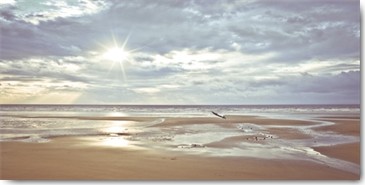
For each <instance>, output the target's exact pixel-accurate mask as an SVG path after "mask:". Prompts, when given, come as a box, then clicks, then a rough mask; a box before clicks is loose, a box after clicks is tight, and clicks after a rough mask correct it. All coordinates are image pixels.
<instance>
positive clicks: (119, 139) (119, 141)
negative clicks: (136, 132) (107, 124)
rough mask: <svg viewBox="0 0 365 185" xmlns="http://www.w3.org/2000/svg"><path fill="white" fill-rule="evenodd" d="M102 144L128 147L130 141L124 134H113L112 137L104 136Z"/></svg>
mask: <svg viewBox="0 0 365 185" xmlns="http://www.w3.org/2000/svg"><path fill="white" fill-rule="evenodd" d="M101 144H102V145H106V146H112V147H127V146H128V145H129V141H128V140H127V139H125V138H124V137H123V136H114V135H111V136H110V137H106V138H104V139H103V140H102V142H101Z"/></svg>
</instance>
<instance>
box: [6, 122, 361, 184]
mask: <svg viewBox="0 0 365 185" xmlns="http://www.w3.org/2000/svg"><path fill="white" fill-rule="evenodd" d="M113 119H122V118H113ZM127 119H128V120H135V119H133V118H127ZM136 119H140V120H149V119H147V118H136ZM321 119H322V118H321ZM323 119H325V120H326V121H333V123H335V124H332V125H329V126H321V127H316V128H315V129H313V130H318V131H326V132H329V131H331V132H333V133H336V132H340V133H341V134H344V135H352V136H356V137H359V136H360V131H359V130H360V129H359V128H360V121H359V119H353V118H351V119H348V118H346V119H345V118H323ZM237 122H249V123H254V124H257V125H264V126H268V127H267V130H265V133H267V134H269V135H274V136H275V138H276V139H277V140H279V139H282V140H287V141H290V140H293V141H297V140H301V139H308V138H310V136H311V135H310V134H306V133H303V132H300V130H296V129H292V128H289V127H286V126H303V125H314V124H316V122H315V121H302V120H280V119H269V118H259V117H254V116H252V117H251V116H248V117H243V116H230V117H228V119H227V120H222V119H217V118H214V117H208V118H167V119H166V120H165V121H164V122H162V123H159V124H156V125H153V126H152V128H158V129H161V130H164V129H165V130H166V129H169V128H176V127H177V126H182V125H185V126H186V125H187V124H192V125H193V124H203V125H204V124H215V125H217V126H219V127H222V128H227V129H229V128H231V127H233V126H232V125H230V124H235V123H237ZM348 123H349V124H348ZM272 125H274V126H279V127H270V126H272ZM280 126H284V127H280ZM179 128H180V127H179ZM344 128H346V129H345V131H344V132H342V130H343V129H344ZM290 129H292V130H290ZM179 132H182V131H179ZM139 134H140V133H139ZM105 137H106V136H76V137H75V136H72V137H71V136H70V137H58V138H52V139H51V141H50V142H46V143H26V142H1V143H0V147H1V156H0V157H1V167H0V170H1V174H0V178H1V179H51V180H55V179H67V180H75V179H83V180H95V179H104V180H109V179H112V180H251V179H257V180H270V179H294V180H312V179H328V180H329V179H331V180H332V179H342V180H343V179H352V180H358V179H359V178H360V174H359V173H354V172H350V171H346V170H341V169H338V168H336V167H333V166H331V165H327V164H323V162H316V161H315V160H317V158H315V160H313V161H311V160H300V157H299V158H298V159H294V158H286V157H285V156H284V157H277V158H269V157H247V156H225V155H222V156H220V155H205V154H195V153H190V152H189V151H187V150H185V151H180V150H164V149H163V147H166V146H170V145H172V144H170V143H167V144H166V145H162V146H163V147H159V148H155V147H148V145H154V144H156V145H158V144H159V142H160V143H161V141H153V142H152V141H149V142H147V143H144V144H140V145H131V144H130V145H126V146H120V147H115V146H109V145H103V144H102V142H100V141H103V139H105ZM255 137H257V136H255V135H250V136H249V137H248V136H244V135H242V136H232V137H226V138H224V139H222V140H219V141H215V142H210V143H206V144H205V146H204V147H206V148H214V149H220V148H228V149H234V148H235V147H238V146H241V145H239V144H240V143H242V142H245V143H246V144H247V145H244V146H249V145H250V144H258V145H259V146H261V145H262V146H265V145H268V143H270V142H274V141H275V138H270V139H272V140H269V139H266V140H250V138H251V139H252V138H255ZM139 142H142V143H143V142H145V141H144V140H143V139H140V140H139ZM98 143H99V144H98ZM269 149H270V148H269ZM313 149H314V150H315V151H317V152H319V153H320V154H321V155H325V156H326V159H327V158H330V159H332V158H333V159H334V160H332V161H336V160H337V159H340V160H341V161H344V163H345V164H347V162H348V163H349V164H353V165H355V168H356V165H358V168H360V166H359V165H360V142H359V141H357V142H352V143H346V144H339V145H334V146H324V147H313ZM265 150H267V149H265ZM186 151H187V152H186ZM217 151H219V150H217ZM218 154H219V153H218ZM300 154H301V153H300ZM317 155H318V154H317ZM346 161H347V162H346ZM358 171H360V169H358Z"/></svg>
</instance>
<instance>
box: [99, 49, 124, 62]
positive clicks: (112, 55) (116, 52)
mask: <svg viewBox="0 0 365 185" xmlns="http://www.w3.org/2000/svg"><path fill="white" fill-rule="evenodd" d="M128 56H129V52H127V51H125V50H124V49H123V48H119V47H114V48H110V49H108V50H106V52H105V53H104V54H103V58H104V59H107V60H111V61H123V60H126V59H127V58H128Z"/></svg>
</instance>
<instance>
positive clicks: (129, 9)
mask: <svg viewBox="0 0 365 185" xmlns="http://www.w3.org/2000/svg"><path fill="white" fill-rule="evenodd" d="M360 48H361V47H360V2H359V1H358V0H295V1H290V0H276V1H274V0H270V1H269V0H209V1H208V0H154V1H150V0H133V1H130V0H66V1H60V0H1V1H0V103H2V104H27V103H32V104H360V99H361V73H360Z"/></svg>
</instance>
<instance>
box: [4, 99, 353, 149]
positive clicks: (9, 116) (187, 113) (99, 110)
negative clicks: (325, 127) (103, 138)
mask: <svg viewBox="0 0 365 185" xmlns="http://www.w3.org/2000/svg"><path fill="white" fill-rule="evenodd" d="M211 111H214V112H217V113H219V114H222V115H256V116H268V117H283V118H305V117H308V116H322V115H323V116H328V115H347V116H359V115H360V105H58V104H57V105H50V104H47V105H44V104H42V105H34V104H31V105H30V104H1V105H0V142H1V141H23V142H48V141H49V138H52V137H58V136H83V135H103V134H113V133H116V132H120V131H117V130H111V129H110V128H111V127H110V125H118V124H122V125H124V127H126V126H127V127H128V128H129V129H130V130H133V129H135V130H138V129H140V128H138V127H141V126H148V125H151V124H156V123H159V122H163V118H166V117H210V116H214V115H213V114H212V112H211ZM80 117H81V118H82V117H93V118H95V117H97V118H100V119H80ZM105 117H156V119H154V120H153V121H151V122H148V123H147V122H142V123H141V122H133V121H123V120H121V121H115V120H107V119H103V118H105Z"/></svg>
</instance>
